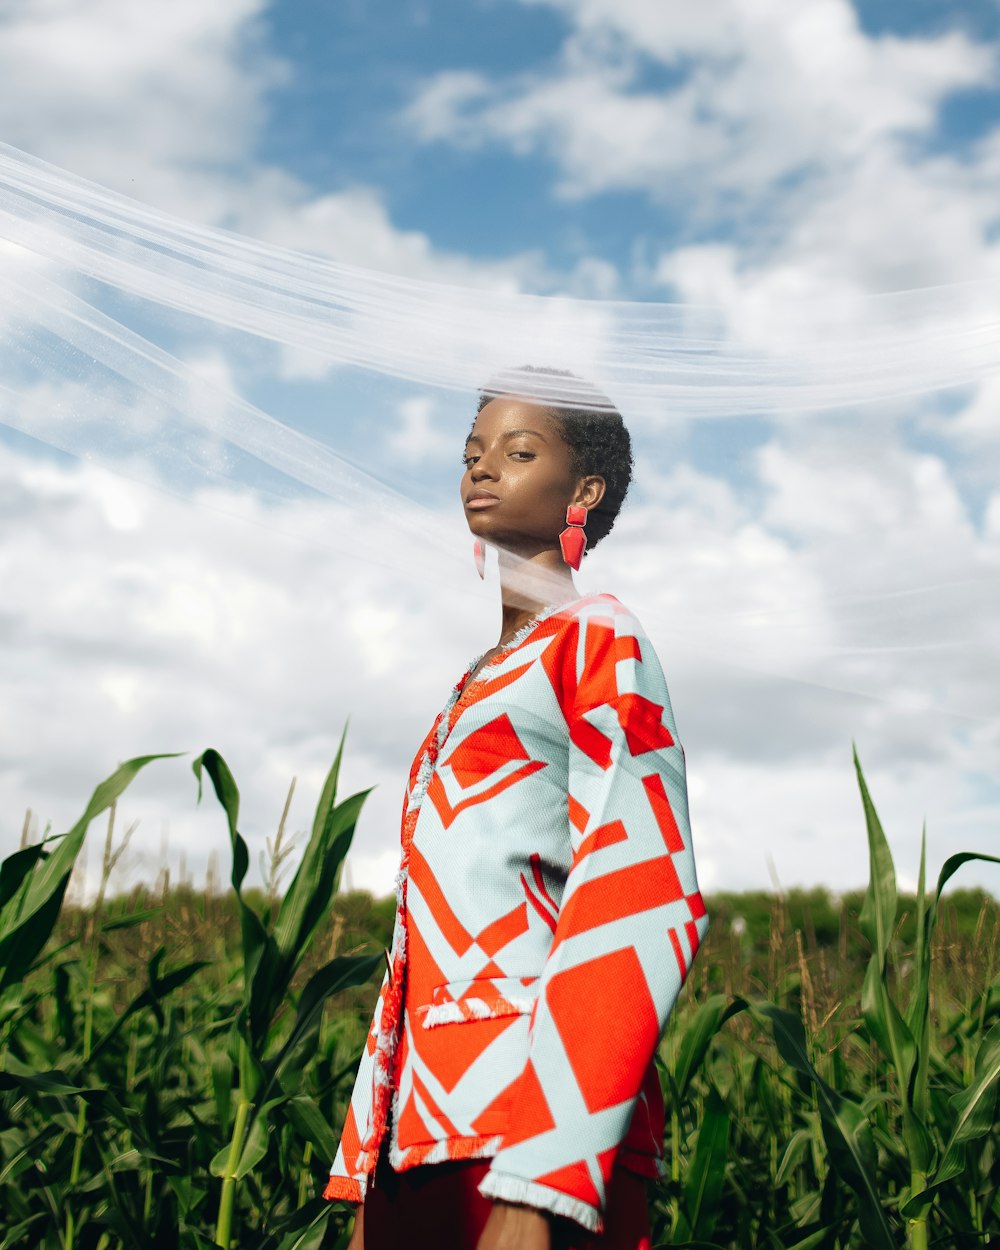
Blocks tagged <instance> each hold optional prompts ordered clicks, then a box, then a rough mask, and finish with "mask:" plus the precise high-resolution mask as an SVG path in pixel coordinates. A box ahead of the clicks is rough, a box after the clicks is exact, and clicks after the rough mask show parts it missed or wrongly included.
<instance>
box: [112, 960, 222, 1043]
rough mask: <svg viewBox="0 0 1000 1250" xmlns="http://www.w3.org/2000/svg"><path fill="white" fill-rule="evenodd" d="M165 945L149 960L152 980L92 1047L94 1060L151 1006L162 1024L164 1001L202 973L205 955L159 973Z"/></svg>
mask: <svg viewBox="0 0 1000 1250" xmlns="http://www.w3.org/2000/svg"><path fill="white" fill-rule="evenodd" d="M164 954H165V948H164V947H162V946H161V947H160V949H159V950H158V951H157V952H156V954H155V955H154V956H153V958H152V959H151V960H150V961H149V967H148V975H149V984H148V985H147V986H146V988H145V989H144V990H143V991H142V993H140V994H138V995H137V996H136V997H135V998H133V999H132V1001H131V1002H130V1003H129V1004H128V1006H127V1007H126V1008H125V1010H124V1011H123V1012H122V1013H121V1015H119V1016H118V1018H117V1019H116V1020H115V1022H114V1024H113V1025H112V1026H111V1028H110V1029H108V1031H107V1032H106V1033H105V1034H104V1035H103V1036H102V1037H100V1038H98V1040H97V1041H96V1042H95V1043H94V1046H93V1049H92V1050H91V1061H93V1059H94V1058H95V1056H96V1055H98V1054H99V1053H100V1052H101V1051H102V1050H104V1048H105V1047H106V1046H107V1045H108V1044H109V1043H110V1042H111V1041H112V1039H113V1038H115V1037H117V1035H118V1034H119V1033H120V1032H121V1030H122V1029H123V1028H124V1027H125V1024H126V1023H127V1022H128V1021H129V1020H131V1019H132V1017H133V1016H135V1015H137V1014H138V1013H139V1012H141V1011H144V1010H146V1009H149V1010H150V1011H152V1013H153V1015H154V1016H155V1017H156V1018H157V1020H158V1021H159V1022H160V1023H161V1024H162V1020H163V1013H162V1010H161V1008H160V1003H161V1001H162V1000H163V999H164V998H166V997H167V996H168V995H170V994H172V993H173V992H174V991H175V990H178V989H180V988H181V987H182V986H184V985H187V983H188V982H189V981H190V980H191V978H192V977H193V976H195V975H196V974H197V973H199V972H200V971H201V970H202V968H207V967H208V961H207V960H204V959H195V960H192V961H191V962H190V963H186V964H182V965H181V966H180V967H179V968H172V969H171V970H170V971H169V972H167V973H165V974H164V975H163V976H161V975H160V971H159V969H160V965H161V963H162V962H163V957H164Z"/></svg>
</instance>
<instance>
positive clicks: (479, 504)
mask: <svg viewBox="0 0 1000 1250" xmlns="http://www.w3.org/2000/svg"><path fill="white" fill-rule="evenodd" d="M499 502H500V500H499V499H497V497H496V495H473V496H472V498H471V499H467V500H466V501H465V506H466V507H467V508H475V509H477V510H478V509H480V508H492V507H493V505H494V504H497V503H499Z"/></svg>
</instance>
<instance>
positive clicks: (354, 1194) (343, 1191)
mask: <svg viewBox="0 0 1000 1250" xmlns="http://www.w3.org/2000/svg"><path fill="white" fill-rule="evenodd" d="M323 1197H324V1198H326V1199H327V1201H328V1202H364V1200H365V1186H364V1185H363V1184H362V1183H361V1181H356V1180H355V1179H354V1178H353V1177H352V1176H331V1177H330V1179H329V1180H328V1181H327V1182H326V1189H324V1190H323Z"/></svg>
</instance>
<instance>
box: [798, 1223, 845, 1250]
mask: <svg viewBox="0 0 1000 1250" xmlns="http://www.w3.org/2000/svg"><path fill="white" fill-rule="evenodd" d="M836 1230H837V1225H836V1224H828V1225H827V1226H826V1227H825V1228H817V1229H816V1230H815V1232H812V1233H810V1234H809V1235H808V1236H807V1237H803V1238H802V1240H801V1241H792V1242H789V1243H788V1247H787V1250H817V1247H819V1246H822V1245H823V1243H824V1242H826V1241H828V1240H829V1239H830V1237H831V1236H832V1235H833V1233H835V1232H836Z"/></svg>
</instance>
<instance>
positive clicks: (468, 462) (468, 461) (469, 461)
mask: <svg viewBox="0 0 1000 1250" xmlns="http://www.w3.org/2000/svg"><path fill="white" fill-rule="evenodd" d="M478 459H479V457H478V456H463V457H462V463H463V464H464V465H465V467H466V468H467V469H469V468H471V467H472V465H474V464H475V463H476V461H477V460H478Z"/></svg>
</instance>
